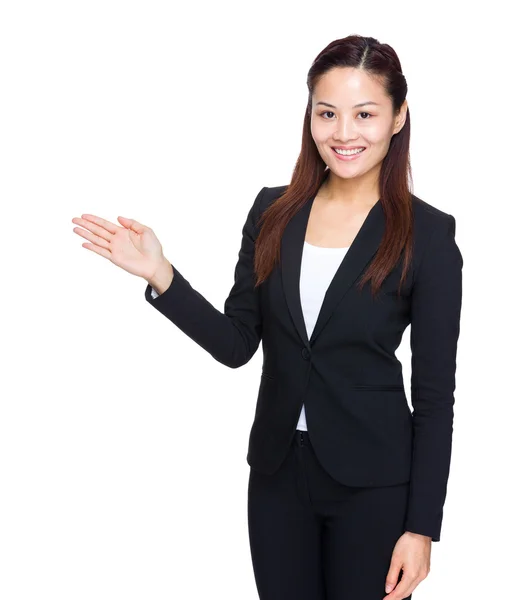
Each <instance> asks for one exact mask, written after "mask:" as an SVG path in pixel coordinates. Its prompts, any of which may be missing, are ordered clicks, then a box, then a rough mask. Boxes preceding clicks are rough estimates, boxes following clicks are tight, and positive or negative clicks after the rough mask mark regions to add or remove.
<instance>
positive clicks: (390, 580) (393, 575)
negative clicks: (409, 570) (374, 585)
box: [385, 560, 402, 594]
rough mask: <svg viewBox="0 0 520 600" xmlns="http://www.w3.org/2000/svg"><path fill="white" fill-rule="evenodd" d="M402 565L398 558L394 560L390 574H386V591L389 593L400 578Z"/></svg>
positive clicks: (389, 570)
mask: <svg viewBox="0 0 520 600" xmlns="http://www.w3.org/2000/svg"><path fill="white" fill-rule="evenodd" d="M401 567H402V565H401V564H400V562H399V561H397V560H392V562H391V563H390V568H389V569H388V575H387V576H386V585H385V592H386V593H387V594H388V593H389V592H391V591H392V590H393V589H394V588H395V586H396V585H397V581H398V580H399V573H400V572H401Z"/></svg>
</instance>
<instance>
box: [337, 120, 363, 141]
mask: <svg viewBox="0 0 520 600" xmlns="http://www.w3.org/2000/svg"><path fill="white" fill-rule="evenodd" d="M337 123H338V125H337V127H336V131H335V132H334V135H333V136H332V137H333V139H334V140H335V141H337V142H341V143H342V144H346V143H347V142H348V141H349V140H355V139H357V137H358V133H357V127H356V123H355V121H354V120H353V119H351V118H340V119H338V121H337Z"/></svg>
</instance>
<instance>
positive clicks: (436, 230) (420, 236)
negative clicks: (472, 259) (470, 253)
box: [412, 194, 463, 268]
mask: <svg viewBox="0 0 520 600" xmlns="http://www.w3.org/2000/svg"><path fill="white" fill-rule="evenodd" d="M412 209H413V221H414V223H413V243H414V248H415V250H416V252H414V258H413V263H414V268H418V266H419V265H421V264H422V265H424V264H426V263H429V262H434V260H438V261H444V260H446V261H447V260H449V261H451V262H453V264H460V266H462V262H463V259H462V254H461V252H460V249H459V247H458V246H457V243H456V241H455V229H456V220H455V217H454V216H453V215H452V214H450V213H448V212H445V211H443V210H441V209H439V208H437V207H436V206H434V205H433V204H429V203H428V202H425V201H424V200H422V199H421V198H419V197H417V196H415V195H414V194H412Z"/></svg>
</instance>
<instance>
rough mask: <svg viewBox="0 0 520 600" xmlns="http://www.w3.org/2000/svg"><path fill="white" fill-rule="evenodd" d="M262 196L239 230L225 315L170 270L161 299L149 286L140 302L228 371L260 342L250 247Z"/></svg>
mask: <svg viewBox="0 0 520 600" xmlns="http://www.w3.org/2000/svg"><path fill="white" fill-rule="evenodd" d="M266 190H267V188H265V187H264V188H262V189H261V190H260V192H259V193H258V195H257V196H256V199H255V201H254V203H253V206H252V207H251V208H250V210H249V213H248V215H247V219H246V222H245V224H244V227H243V229H242V244H241V247H240V251H239V253H238V262H237V264H236V267H235V282H234V285H233V287H232V288H231V291H230V293H229V295H228V298H227V299H226V301H225V303H224V313H222V312H220V311H219V310H217V309H216V308H215V307H214V306H213V305H212V304H211V303H210V302H208V301H207V300H206V299H205V298H204V296H202V295H201V294H200V293H199V292H198V291H197V290H195V289H194V288H192V287H191V285H190V284H189V282H188V281H187V280H186V279H185V278H184V277H183V275H182V274H181V273H180V272H179V270H178V269H177V268H176V267H175V266H174V265H172V267H173V271H174V277H173V280H172V282H171V284H170V286H169V287H168V288H167V289H166V290H165V291H164V292H163V293H162V294H160V295H158V296H157V297H153V296H152V286H151V285H150V283H149V284H148V285H147V287H146V290H145V298H146V300H147V301H148V302H149V303H150V304H151V305H152V306H153V307H155V308H156V309H157V310H158V311H159V312H161V313H162V314H163V315H164V316H165V317H166V318H167V319H169V320H170V321H171V322H172V323H174V324H175V325H176V326H177V327H178V328H179V329H181V331H183V332H184V333H185V334H186V335H187V336H189V337H190V338H191V339H192V340H193V341H195V342H196V343H197V344H199V346H201V347H202V348H204V349H205V350H206V351H207V352H209V353H210V354H211V355H212V356H213V358H215V360H217V361H218V362H220V363H222V364H224V365H226V366H228V367H231V368H237V367H240V366H242V365H244V364H246V363H247V362H248V361H249V360H250V359H251V358H252V357H253V355H254V353H255V352H256V350H257V349H258V346H259V344H260V339H261V336H262V316H261V311H260V301H259V290H258V289H256V290H255V289H254V280H255V279H254V246H255V239H256V236H257V233H258V232H257V223H258V219H259V218H260V203H261V201H262V198H263V196H264V193H265V191H266Z"/></svg>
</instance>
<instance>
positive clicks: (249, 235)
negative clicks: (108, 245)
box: [145, 186, 463, 541]
mask: <svg viewBox="0 0 520 600" xmlns="http://www.w3.org/2000/svg"><path fill="white" fill-rule="evenodd" d="M286 187H287V186H279V187H271V188H270V187H264V188H262V189H261V190H260V192H259V193H258V195H257V197H256V199H255V201H254V203H253V205H252V207H251V208H250V210H249V213H248V215H247V219H246V222H245V225H244V227H243V230H242V243H241V247H240V250H239V253H238V262H237V264H236V268H235V277H234V285H233V287H232V288H231V291H230V293H229V296H228V298H227V299H226V301H225V304H224V312H223V313H222V312H221V311H219V310H218V309H217V308H215V307H214V306H213V305H212V304H211V303H210V302H208V301H207V300H206V299H205V298H204V297H203V296H202V295H201V294H200V293H199V292H198V291H197V290H195V289H194V288H193V287H192V286H191V285H190V283H189V282H188V280H187V279H185V278H184V277H183V275H182V274H181V273H180V272H179V270H178V269H177V268H176V267H175V265H172V267H173V271H174V277H173V281H172V283H171V285H170V287H169V288H168V289H167V290H166V291H165V292H163V293H162V294H161V295H159V296H158V297H157V298H155V299H154V298H152V295H151V290H152V288H151V286H150V285H147V287H146V290H145V298H146V300H147V301H148V302H149V303H150V304H151V305H152V306H154V307H155V308H156V309H157V310H158V311H160V312H161V313H162V314H163V315H164V316H165V317H167V318H168V319H169V320H170V321H171V322H172V323H174V324H175V325H176V326H177V327H178V328H179V329H181V330H182V331H183V332H184V333H185V334H186V335H188V336H189V337H190V338H191V339H192V340H194V341H195V342H196V343H197V344H198V345H200V346H201V347H202V348H204V349H205V350H206V351H207V352H209V353H210V354H211V355H212V356H213V357H214V358H215V359H216V360H217V361H219V362H220V363H222V364H224V365H226V366H228V367H231V368H237V367H240V366H242V365H244V364H246V363H247V362H248V361H249V360H250V359H251V357H252V356H253V355H254V354H255V352H256V350H257V349H258V346H259V344H260V341H262V348H263V366H262V374H261V377H260V383H259V389H258V396H257V401H256V411H255V417H254V422H253V425H252V428H251V432H250V437H249V448H248V453H247V462H248V463H249V465H250V466H251V467H252V468H253V469H256V470H258V471H260V472H262V473H265V474H272V473H274V472H275V471H276V470H277V469H278V468H279V467H280V465H281V464H282V462H283V460H284V458H285V457H286V455H287V452H288V451H289V448H290V444H291V440H292V438H293V435H294V433H295V429H296V426H297V422H298V418H299V415H300V411H301V407H302V403H303V402H305V411H306V419H307V427H308V431H309V435H310V437H311V440H312V443H313V447H314V449H315V452H316V455H317V457H318V459H319V460H320V462H321V464H322V465H323V467H324V468H325V470H326V471H327V472H328V473H329V474H330V475H331V476H332V477H333V478H334V479H336V480H337V481H338V482H340V483H342V484H344V485H348V486H387V485H393V484H398V483H404V482H409V483H410V492H409V501H408V507H407V518H406V523H405V528H406V530H407V531H412V532H415V533H420V534H423V535H428V536H431V537H432V540H433V541H439V540H440V531H441V523H442V517H443V506H444V502H445V497H446V491H447V481H448V475H449V468H450V460H451V447H452V431H453V414H454V413H453V405H454V390H455V367H456V351H457V340H458V337H459V320H460V311H461V299H462V264H463V260H462V255H461V253H460V251H459V248H458V246H457V244H456V242H455V219H454V217H453V216H452V215H450V214H448V213H445V212H443V211H441V210H439V209H437V208H435V207H433V206H432V205H430V204H428V203H426V202H425V201H423V200H421V199H419V198H418V197H417V196H413V217H414V258H413V265H412V269H411V271H409V273H408V277H407V280H406V284H405V285H404V286H403V288H402V291H401V296H398V295H397V287H398V282H399V277H400V274H401V266H402V264H401V261H402V255H401V259H400V261H399V264H398V265H397V266H396V267H395V268H394V270H393V271H392V272H391V273H390V274H389V275H388V277H387V278H386V279H385V281H384V283H383V287H382V289H381V293H380V295H379V296H378V297H377V298H376V299H372V297H371V294H370V284H369V283H368V284H366V285H365V287H364V288H363V291H362V292H361V293H360V292H359V291H358V289H357V288H356V285H355V284H356V282H357V281H358V279H359V278H360V277H361V276H362V274H363V272H364V271H365V269H366V267H367V266H368V265H369V263H370V261H371V259H372V258H373V256H374V255H375V253H376V250H377V248H378V245H379V243H380V241H381V239H382V236H383V231H384V225H385V218H384V211H383V208H382V204H381V201H378V202H377V203H376V204H375V205H374V206H373V207H372V208H371V210H370V212H369V214H368V216H367V217H366V219H365V221H364V223H363V225H362V226H361V229H360V230H359V232H358V234H357V236H356V238H355V239H354V241H353V243H352V244H351V246H350V248H349V250H348V252H347V253H346V255H345V257H344V259H343V261H342V262H341V264H340V266H339V268H338V270H337V272H336V274H335V276H334V278H333V279H332V281H331V283H330V286H329V288H328V289H327V293H326V295H325V298H324V301H323V305H322V307H321V311H320V313H319V316H318V320H317V322H316V325H315V328H314V330H313V332H312V335H311V337H310V339H308V336H307V332H306V328H305V323H304V318H303V313H302V306H301V302H300V294H299V277H300V266H301V257H302V251H303V243H304V239H305V233H306V228H307V222H308V219H309V214H310V210H311V206H312V203H313V201H314V198H310V199H309V201H308V202H307V203H306V204H305V205H304V207H303V208H302V209H301V210H299V211H298V213H297V214H296V215H295V216H294V217H293V218H292V219H291V221H290V222H289V224H288V225H287V227H286V229H285V231H284V234H283V238H282V245H281V261H280V264H279V265H277V266H276V267H275V269H274V270H273V272H272V273H271V275H270V276H269V278H268V279H267V280H266V281H265V282H264V283H263V284H262V285H260V286H259V287H258V288H257V289H256V290H255V289H254V273H253V257H254V244H255V239H256V237H257V235H258V232H259V226H258V221H259V218H260V215H261V214H262V212H263V211H264V210H265V209H266V208H267V206H269V204H270V203H271V202H273V201H274V200H275V199H276V198H278V197H279V196H280V195H281V194H282V192H283V191H284V190H285V189H286ZM409 324H411V329H410V345H411V353H412V359H411V360H412V364H411V367H412V376H411V402H412V406H413V412H411V411H410V409H409V406H408V402H407V398H406V393H405V389H404V385H403V378H402V365H401V363H400V361H399V360H398V359H397V358H396V356H395V350H396V349H397V348H398V347H399V344H400V342H401V338H402V335H403V332H404V330H405V329H406V327H407V326H408V325H409Z"/></svg>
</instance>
